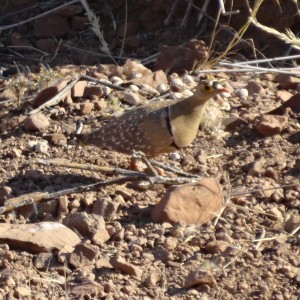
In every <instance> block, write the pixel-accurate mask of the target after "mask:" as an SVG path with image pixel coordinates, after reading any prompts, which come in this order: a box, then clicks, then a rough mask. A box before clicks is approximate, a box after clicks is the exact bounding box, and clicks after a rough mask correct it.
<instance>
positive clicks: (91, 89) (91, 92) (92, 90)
mask: <svg viewBox="0 0 300 300" xmlns="http://www.w3.org/2000/svg"><path fill="white" fill-rule="evenodd" d="M102 95H103V90H102V88H101V87H100V86H96V85H92V86H86V87H85V89H84V92H83V97H87V98H90V97H92V96H98V97H101V96H102Z"/></svg>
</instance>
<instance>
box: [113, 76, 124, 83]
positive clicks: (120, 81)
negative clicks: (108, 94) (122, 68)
mask: <svg viewBox="0 0 300 300" xmlns="http://www.w3.org/2000/svg"><path fill="white" fill-rule="evenodd" d="M110 81H111V83H113V84H116V85H120V84H121V83H123V82H124V80H123V79H122V78H120V77H118V76H113V77H112V78H111V79H110Z"/></svg>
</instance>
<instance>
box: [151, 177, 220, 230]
mask: <svg viewBox="0 0 300 300" xmlns="http://www.w3.org/2000/svg"><path fill="white" fill-rule="evenodd" d="M222 205H223V196H222V191H221V188H220V186H219V185H218V183H217V181H216V180H215V179H213V178H206V179H202V180H199V181H198V182H197V183H189V184H184V185H180V186H174V187H171V188H170V189H169V190H168V191H167V193H166V194H165V196H164V197H163V198H162V199H161V201H160V202H159V203H158V204H157V205H156V206H155V207H154V210H153V213H152V217H153V220H154V221H155V222H169V223H176V222H182V223H185V224H199V225H200V224H204V223H206V222H209V221H210V220H212V219H213V218H214V217H215V216H216V214H217V213H218V212H219V211H220V209H221V208H222Z"/></svg>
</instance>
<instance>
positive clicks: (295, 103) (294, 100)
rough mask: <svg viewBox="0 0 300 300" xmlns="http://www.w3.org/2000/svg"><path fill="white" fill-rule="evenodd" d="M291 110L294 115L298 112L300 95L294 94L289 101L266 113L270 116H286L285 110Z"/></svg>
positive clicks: (299, 110) (299, 109)
mask: <svg viewBox="0 0 300 300" xmlns="http://www.w3.org/2000/svg"><path fill="white" fill-rule="evenodd" d="M288 109H291V110H292V112H294V113H299V112H300V94H296V95H295V96H293V97H291V98H290V99H289V100H287V101H285V102H284V103H283V104H281V105H280V106H279V107H277V108H275V109H273V110H271V111H269V112H268V114H270V115H282V114H286V112H287V110H288Z"/></svg>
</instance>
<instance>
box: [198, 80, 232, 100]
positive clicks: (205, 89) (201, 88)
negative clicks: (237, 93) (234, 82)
mask: <svg viewBox="0 0 300 300" xmlns="http://www.w3.org/2000/svg"><path fill="white" fill-rule="evenodd" d="M221 93H229V90H228V89H226V88H225V87H224V86H222V85H221V84H220V82H219V81H217V80H209V81H208V80H206V81H200V82H199V84H198V86H197V88H196V91H195V96H196V97H199V98H203V99H210V98H212V97H214V96H216V95H218V94H221Z"/></svg>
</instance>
